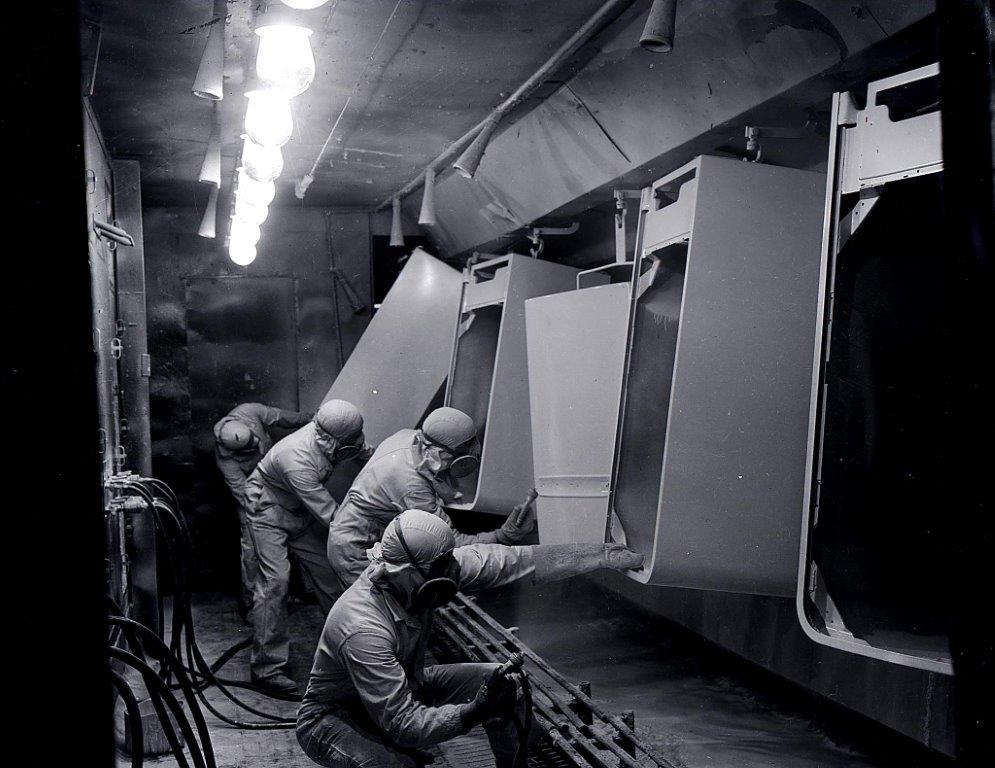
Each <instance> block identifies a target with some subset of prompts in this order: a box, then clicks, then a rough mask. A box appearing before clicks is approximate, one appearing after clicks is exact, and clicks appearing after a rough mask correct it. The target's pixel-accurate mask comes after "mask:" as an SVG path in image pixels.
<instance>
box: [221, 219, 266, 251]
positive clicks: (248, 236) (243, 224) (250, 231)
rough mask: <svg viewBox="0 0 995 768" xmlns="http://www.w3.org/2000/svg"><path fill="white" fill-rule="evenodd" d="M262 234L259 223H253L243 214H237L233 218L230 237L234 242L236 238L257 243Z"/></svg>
mask: <svg viewBox="0 0 995 768" xmlns="http://www.w3.org/2000/svg"><path fill="white" fill-rule="evenodd" d="M260 234H261V233H260V231H259V225H258V224H253V223H252V222H251V221H249V220H248V219H243V218H242V217H241V216H235V217H234V218H233V219H232V220H231V230H230V233H229V237H230V238H231V240H232V242H234V241H235V240H244V241H245V242H247V243H249V244H251V245H255V244H256V243H258V242H259V235H260Z"/></svg>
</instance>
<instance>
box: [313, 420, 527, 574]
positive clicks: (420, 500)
mask: <svg viewBox="0 0 995 768" xmlns="http://www.w3.org/2000/svg"><path fill="white" fill-rule="evenodd" d="M479 453H480V450H479V445H478V443H477V428H476V426H475V425H474V423H473V419H471V418H470V417H469V416H468V415H467V414H465V413H463V412H462V411H459V410H457V409H456V408H437V409H436V410H434V411H432V412H431V413H430V414H429V415H428V416H427V417H425V421H424V422H423V423H422V428H421V429H418V430H415V429H402V430H401V431H400V432H396V433H394V434H393V435H391V436H390V437H388V438H387V439H386V440H384V441H383V442H382V443H380V445H379V447H378V448H377V450H376V452H375V453H374V454H373V457H372V458H371V459H370V460H369V462H367V464H366V466H364V467H363V469H362V470H361V471H360V473H359V475H358V476H357V477H356V479H355V481H353V484H352V487H351V488H350V489H349V492H348V493H347V494H346V497H345V499H344V500H343V502H342V506H341V508H340V509H339V511H338V513H337V514H336V515H335V519H334V520H333V521H332V524H331V525H330V526H329V528H328V561H329V562H330V563H331V565H332V568H333V570H334V571H335V573H336V574H337V575H338V577H339V578H340V579H341V580H342V584H343V588H344V587H348V586H349V585H350V584H352V583H353V582H354V581H355V580H356V579H358V578H359V576H360V574H361V573H363V571H364V570H365V569H366V566H367V565H368V562H369V561H368V560H367V557H366V550H368V549H369V548H370V547H372V546H373V545H374V544H375V543H376V542H377V541H379V540H380V537H381V535H383V532H384V529H385V528H386V527H387V524H388V523H389V522H390V521H391V520H393V519H394V518H395V517H397V515H399V514H401V512H403V511H404V510H406V509H421V510H424V511H426V512H431V513H432V514H434V515H437V516H438V517H439V518H441V519H442V520H443V521H445V522H446V523H449V522H450V520H449V517H448V515H446V513H445V511H444V510H443V505H444V504H447V503H452V502H454V501H456V500H457V499H458V498H459V496H460V494H459V491H458V490H457V488H456V480H458V479H459V478H460V477H465V476H467V475H469V474H471V473H472V472H474V471H475V470H476V469H477V466H478V465H479V458H478V456H479ZM534 528H535V507H534V506H533V505H532V504H531V503H529V504H525V505H521V506H519V507H516V508H515V509H514V510H512V512H511V514H510V515H509V516H508V518H507V520H505V522H504V524H503V525H502V526H501V527H500V528H498V529H497V530H494V531H488V532H486V533H479V534H473V535H470V534H465V533H459V532H456V534H455V536H456V546H458V547H461V546H464V545H467V544H506V545H512V544H519V543H521V542H522V541H524V540H525V537H526V536H528V535H529V534H530V533H531V532H532V531H533V530H534Z"/></svg>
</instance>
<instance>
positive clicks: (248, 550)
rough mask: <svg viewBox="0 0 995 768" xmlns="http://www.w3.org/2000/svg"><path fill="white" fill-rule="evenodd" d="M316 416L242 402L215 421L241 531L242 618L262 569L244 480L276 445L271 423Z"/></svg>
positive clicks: (294, 424) (219, 459)
mask: <svg viewBox="0 0 995 768" xmlns="http://www.w3.org/2000/svg"><path fill="white" fill-rule="evenodd" d="M313 418H314V414H313V413H296V412H294V411H285V410H283V409H282V408H274V407H272V406H269V405H263V404H262V403H242V404H241V405H236V406H235V407H234V408H232V409H231V410H230V411H229V412H228V413H227V415H225V416H224V417H223V418H222V419H221V420H220V421H218V423H217V424H215V425H214V440H215V448H214V461H215V463H216V464H217V465H218V469H219V470H220V471H221V476H222V477H223V478H224V481H225V485H227V486H228V490H230V491H231V495H232V496H234V497H235V504H236V511H237V512H238V524H239V529H240V530H241V534H242V535H241V538H242V558H241V559H242V591H241V593H240V594H239V613H241V614H242V617H243V618H245V616H246V614H247V612H248V609H249V608H250V607H251V606H252V584H253V582H254V581H255V579H256V574H257V573H258V569H259V566H258V565H257V564H256V552H255V549H253V547H252V539H251V538H250V536H249V524H248V521H247V520H246V511H247V508H248V502H247V501H246V499H245V482H246V480H248V479H249V475H251V474H252V470H254V469H255V468H256V465H257V464H259V461H260V460H261V459H262V458H263V456H265V455H266V452H267V451H269V449H270V448H272V447H273V438H272V437H271V436H270V432H269V430H270V428H271V427H281V428H283V429H297V428H298V427H303V426H304V425H305V424H307V423H308V422H309V421H311V419H313Z"/></svg>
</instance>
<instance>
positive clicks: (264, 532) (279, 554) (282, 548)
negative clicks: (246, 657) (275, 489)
mask: <svg viewBox="0 0 995 768" xmlns="http://www.w3.org/2000/svg"><path fill="white" fill-rule="evenodd" d="M248 518H249V526H250V532H251V535H252V541H253V544H254V545H255V551H256V561H257V563H258V565H259V575H258V577H257V578H256V582H255V591H254V594H253V598H254V599H253V605H252V629H253V646H252V660H251V662H250V663H251V667H252V676H253V678H255V679H265V678H267V677H272V676H273V675H275V674H277V673H282V674H286V666H287V659H288V657H289V654H290V638H289V637H288V635H287V590H288V587H289V585H290V559H289V553H290V551H291V550H293V552H294V553H295V554H296V555H297V557H298V560H299V561H300V564H301V569H302V571H303V572H304V576H305V579H306V580H307V581H308V582H309V583H310V584H311V586H312V587H313V588H314V590H315V592H316V594H317V596H318V602H319V605H320V606H321V609H322V611H324V612H325V613H327V612H328V609H329V608H331V606H332V603H333V602H335V598H336V597H337V594H338V584H339V581H338V579H337V578H336V577H335V574H334V573H332V571H331V568H329V566H328V562H327V560H326V559H325V539H326V534H325V530H324V528H323V527H322V526H321V524H320V523H318V522H317V521H316V520H314V519H313V518H311V517H310V515H305V514H294V513H291V512H288V511H287V510H285V509H283V508H282V507H278V506H269V507H265V508H263V509H260V508H259V507H258V506H255V507H251V508H250V510H249V515H248Z"/></svg>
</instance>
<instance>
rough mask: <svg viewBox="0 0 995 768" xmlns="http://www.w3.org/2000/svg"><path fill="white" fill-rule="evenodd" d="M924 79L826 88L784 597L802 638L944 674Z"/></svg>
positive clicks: (935, 147)
mask: <svg viewBox="0 0 995 768" xmlns="http://www.w3.org/2000/svg"><path fill="white" fill-rule="evenodd" d="M938 81H939V68H938V66H937V65H935V64H934V65H931V66H927V67H922V68H920V69H917V70H914V71H911V72H907V73H903V74H900V75H896V76H894V77H888V78H885V79H883V80H878V81H876V82H873V83H870V84H869V85H868V87H867V97H866V104H865V106H863V108H860V106H859V105H858V104H857V103H856V102H855V97H859V96H861V95H862V94H854V95H851V94H849V93H838V94H836V95H835V96H834V98H833V108H832V131H831V134H830V143H829V164H828V172H829V184H828V189H827V194H826V200H825V220H826V226H825V230H824V233H823V247H822V264H821V283H820V297H819V298H820V304H819V306H820V316H819V323H818V339H817V343H818V351H819V355H818V356H817V358H816V360H815V365H814V366H813V370H812V378H811V386H812V398H811V412H810V426H809V437H808V442H807V448H808V467H807V477H806V490H807V493H806V497H805V500H804V504H803V535H802V558H801V565H802V567H801V569H800V573H799V581H798V586H797V606H798V616H799V619H800V621H801V623H802V626H803V628H804V629H805V632H806V633H807V634H808V635H809V637H811V638H812V639H813V640H815V641H816V642H819V643H822V644H824V645H829V646H831V647H834V648H839V649H842V650H846V651H851V652H854V653H859V654H862V655H865V656H870V657H873V658H878V659H883V660H886V661H891V662H895V663H899V664H904V665H908V666H914V667H919V668H922V669H927V670H930V671H934V672H945V673H948V674H949V673H950V671H951V666H950V653H949V649H948V638H949V632H950V624H951V616H950V613H949V611H950V608H951V605H952V602H953V601H952V600H951V599H950V595H951V594H952V593H953V588H954V585H953V584H951V582H950V579H951V574H952V573H954V572H955V571H956V568H954V567H953V564H952V563H951V562H950V559H949V558H950V554H949V553H950V552H951V551H954V550H955V549H956V548H954V547H952V546H951V544H952V543H953V540H952V537H953V536H954V535H955V534H956V529H955V527H954V521H955V520H956V515H955V514H951V513H950V512H951V510H949V509H948V505H949V500H948V494H947V490H948V488H947V484H946V483H947V481H946V479H945V477H944V473H943V467H944V463H945V457H944V453H943V452H944V445H945V442H946V441H945V439H944V434H943V418H944V413H943V412H944V409H943V404H942V402H941V396H942V395H941V393H942V392H943V391H944V390H945V387H944V376H945V370H944V367H943V366H942V365H941V364H939V360H940V350H941V349H942V348H943V334H942V330H943V324H944V295H943V294H944V288H943V286H944V275H943V271H942V267H943V262H944V259H943V255H944V249H945V244H944V238H943V235H944V233H943V232H942V230H941V216H942V207H943V198H942V194H941V192H942V177H943V173H942V170H943V157H942V151H941V141H940V134H941V131H940V112H939V82H938Z"/></svg>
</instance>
